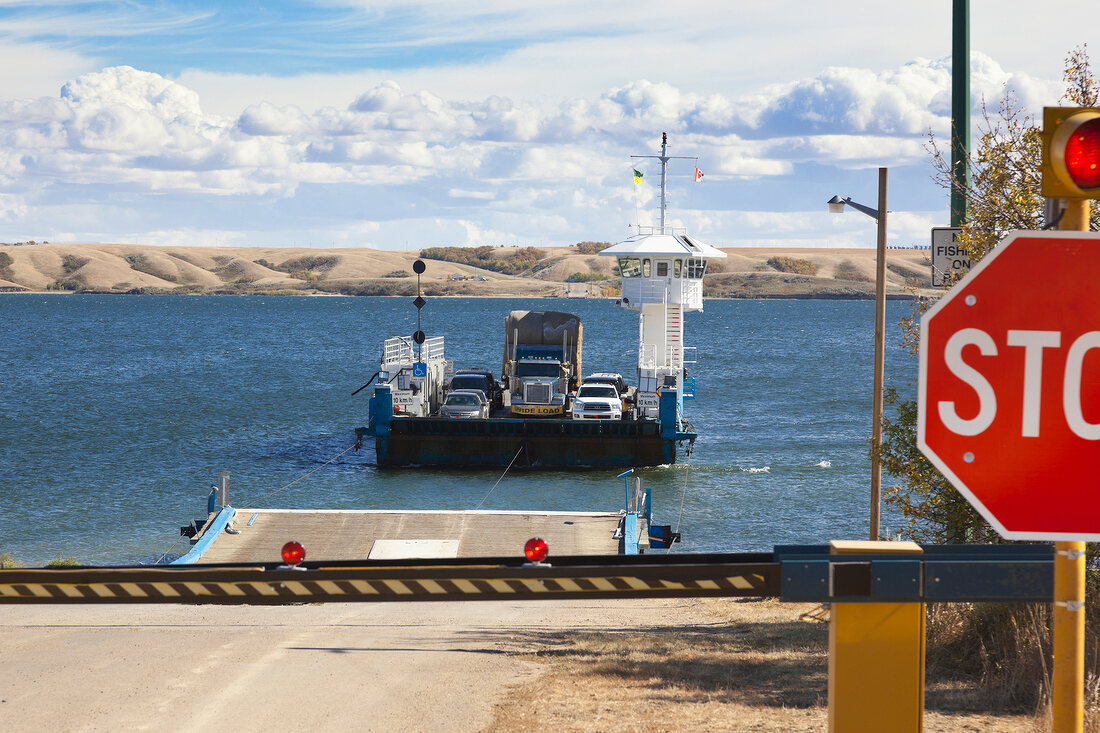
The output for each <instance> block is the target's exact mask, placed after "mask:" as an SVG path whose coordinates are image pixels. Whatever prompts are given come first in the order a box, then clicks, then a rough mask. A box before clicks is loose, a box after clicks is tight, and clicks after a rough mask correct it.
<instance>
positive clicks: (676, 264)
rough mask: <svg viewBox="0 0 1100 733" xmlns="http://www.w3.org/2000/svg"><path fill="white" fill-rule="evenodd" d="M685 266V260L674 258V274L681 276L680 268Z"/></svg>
mask: <svg viewBox="0 0 1100 733" xmlns="http://www.w3.org/2000/svg"><path fill="white" fill-rule="evenodd" d="M683 266H684V261H683V260H673V262H672V276H673V277H680V269H681V268H682V267H683Z"/></svg>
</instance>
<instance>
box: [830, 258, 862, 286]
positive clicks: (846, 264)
mask: <svg viewBox="0 0 1100 733" xmlns="http://www.w3.org/2000/svg"><path fill="white" fill-rule="evenodd" d="M833 279H834V280H850V281H852V282H857V283H869V282H871V278H870V277H868V276H867V275H864V274H863V271H862V270H860V269H859V268H858V267H856V266H855V264H854V263H853V262H852V261H851V260H844V261H843V262H841V263H840V264H839V265H837V266H836V267H835V268H834V269H833Z"/></svg>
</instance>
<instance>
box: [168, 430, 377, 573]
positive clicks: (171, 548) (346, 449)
mask: <svg viewBox="0 0 1100 733" xmlns="http://www.w3.org/2000/svg"><path fill="white" fill-rule="evenodd" d="M358 444H359V443H358V441H356V442H355V443H352V444H351V445H350V446H348V447H347V448H345V449H344V450H342V451H340V453H338V454H337V455H335V456H333V457H332V458H330V459H328V460H327V461H325V462H324V463H322V464H321V465H320V466H318V467H317V468H315V469H313V470H312V471H309V472H308V473H305V474H303V475H301V476H299V477H298V478H296V479H294V480H293V481H291V482H290V483H289V484H286V485H285V486H281V487H279V488H278V489H275V490H274V491H272V492H271V493H270V494H267V495H266V496H261V497H260V498H259V499H257V500H256V501H254V502H251V504H252V506H253V507H255V506H256V505H258V504H259V503H260V502H261V501H263V500H264V499H268V498H270V497H272V496H274V495H275V494H278V493H279V492H280V491H282V490H283V489H288V488H290V487H291V486H293V485H294V484H296V483H298V482H299V481H301V480H302V479H304V478H305V477H306V476H309V475H310V474H312V473H316V472H317V471H320V470H321V469H322V468H324V467H325V466H327V465H328V464H330V463H332V462H333V461H335V460H336V459H337V458H339V457H340V456H342V455H344V454H345V453H347V452H348V451H349V450H351V449H352V448H354V447H355V446H356V445H358ZM246 506H247V505H246ZM182 539H183V535H180V536H179V537H177V538H176V541H175V542H173V543H172V546H171V547H169V548H168V549H167V550H165V551H164V554H162V555H161V556H160V557H159V558H157V561H156V562H155V563H153V564H154V565H160V564H161V563H162V562H163V561H164V558H166V557H168V554H169V553H170V552H172V550H174V549H176V545H178V544H179V543H180V540H182Z"/></svg>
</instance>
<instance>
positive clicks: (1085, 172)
mask: <svg viewBox="0 0 1100 733" xmlns="http://www.w3.org/2000/svg"><path fill="white" fill-rule="evenodd" d="M1042 179H1043V196H1046V197H1047V198H1064V199H1095V198H1100V107H1044V108H1043V169H1042Z"/></svg>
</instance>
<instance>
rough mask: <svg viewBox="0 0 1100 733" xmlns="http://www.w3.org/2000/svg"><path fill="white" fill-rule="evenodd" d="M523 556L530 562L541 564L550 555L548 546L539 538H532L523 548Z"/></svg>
mask: <svg viewBox="0 0 1100 733" xmlns="http://www.w3.org/2000/svg"><path fill="white" fill-rule="evenodd" d="M523 554H524V555H526V556H527V559H528V560H530V561H531V562H542V561H543V560H545V559H546V556H547V555H549V554H550V546H549V545H548V544H546V540H544V539H542V538H541V537H532V538H531V539H529V540H527V544H525V545H524V546H523Z"/></svg>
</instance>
